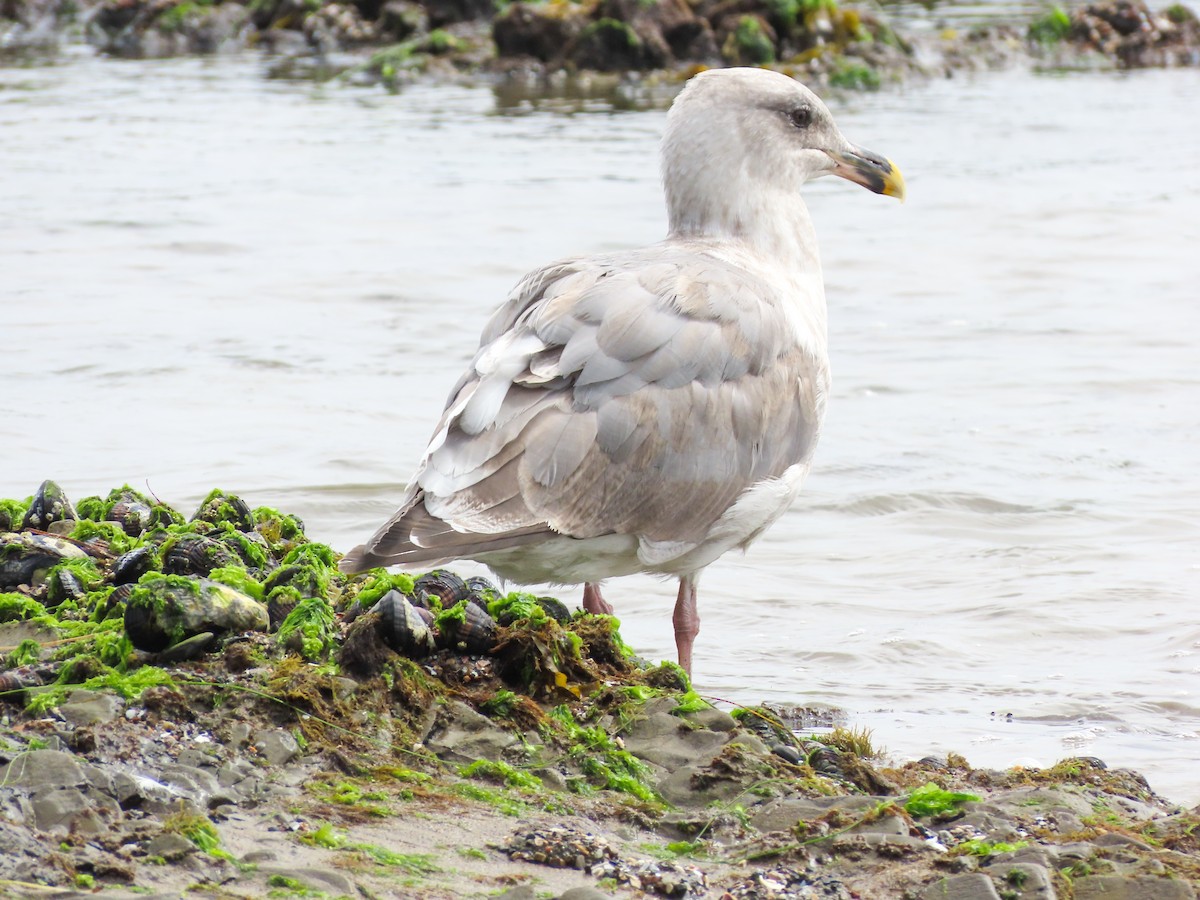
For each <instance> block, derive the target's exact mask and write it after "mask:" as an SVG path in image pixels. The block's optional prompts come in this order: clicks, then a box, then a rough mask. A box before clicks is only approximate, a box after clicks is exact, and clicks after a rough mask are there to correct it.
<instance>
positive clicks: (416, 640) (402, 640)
mask: <svg viewBox="0 0 1200 900" xmlns="http://www.w3.org/2000/svg"><path fill="white" fill-rule="evenodd" d="M371 612H377V613H379V629H380V635H381V636H382V637H383V640H384V643H386V644H387V645H388V646H389V647H391V648H392V649H393V650H395V651H396V652H397V653H403V654H404V655H405V656H411V657H414V658H420V657H422V656H428V655H429V654H430V653H432V652H433V651H434V649H436V643H435V641H434V634H433V627H432V625H433V616H432V614H430V613H429V611H428V610H425V609H421V608H420V607H418V606H413V605H412V604H411V603H409V602H408V600H407V599H406V598H405V596H404V595H403V594H402V593H400V592H399V591H396V590H392V591H388V592H387V593H386V594H384V595H383V596H382V597H380V598H379V602H378V603H376V604H375V605H374V606H373V607H371ZM427 617H428V618H427Z"/></svg>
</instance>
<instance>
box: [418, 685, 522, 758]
mask: <svg viewBox="0 0 1200 900" xmlns="http://www.w3.org/2000/svg"><path fill="white" fill-rule="evenodd" d="M518 742H519V741H518V739H517V736H516V735H514V734H512V733H511V732H509V731H505V730H504V729H503V728H499V727H497V726H496V725H495V724H494V723H493V722H492V720H491V719H489V718H488V717H487V716H484V715H480V714H479V713H477V712H475V710H473V709H471V707H469V706H467V705H466V704H465V703H463V702H461V701H459V700H451V701H450V702H449V703H447V704H446V705H445V706H444V707H442V708H441V710H440V711H439V712H438V715H437V718H436V719H435V720H434V723H433V728H432V729H431V730H430V731H429V733H428V734H427V735H426V736H425V739H424V741H423V743H424V744H425V746H426V747H428V748H429V749H430V750H431V751H433V752H434V753H435V754H437V755H438V756H439V757H440V758H441V759H444V760H448V761H450V762H456V763H471V762H475V760H478V759H488V760H493V761H495V760H497V759H499V758H500V755H501V754H502V753H503V752H504V751H505V750H507V749H508V748H509V747H512V746H513V745H515V744H517V743H518Z"/></svg>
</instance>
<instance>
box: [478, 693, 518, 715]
mask: <svg viewBox="0 0 1200 900" xmlns="http://www.w3.org/2000/svg"><path fill="white" fill-rule="evenodd" d="M516 706H517V695H516V694H514V693H513V692H512V691H496V693H495V694H494V695H493V696H492V697H491V698H490V699H488V700H485V701H484V702H483V703H481V704H480V705H479V709H480V710H481V711H482V712H483V713H485V714H486V715H489V716H492V717H493V718H498V719H503V718H506V717H507V716H511V715H512V713H513V710H514V709H515V708H516Z"/></svg>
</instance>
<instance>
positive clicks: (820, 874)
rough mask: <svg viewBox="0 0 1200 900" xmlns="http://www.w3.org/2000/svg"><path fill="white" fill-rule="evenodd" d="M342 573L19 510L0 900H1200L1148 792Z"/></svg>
mask: <svg viewBox="0 0 1200 900" xmlns="http://www.w3.org/2000/svg"><path fill="white" fill-rule="evenodd" d="M336 558H337V554H336V553H335V552H334V551H333V550H332V549H331V548H329V547H326V546H324V545H321V544H318V543H313V542H310V541H308V540H307V538H306V537H305V535H304V529H303V524H302V523H301V522H300V521H299V520H297V519H296V518H295V517H293V516H289V515H287V514H285V513H280V512H279V511H277V510H274V509H270V508H266V507H262V508H258V509H253V510H252V509H250V508H248V507H247V505H246V504H245V503H243V502H242V501H241V500H240V499H239V498H237V497H236V496H233V495H230V494H225V493H223V492H220V491H214V492H213V493H212V494H210V495H209V497H208V498H206V499H205V501H204V502H203V503H202V504H201V506H200V508H199V509H198V510H197V511H196V512H195V514H194V515H193V516H192V517H191V518H190V519H185V518H184V517H183V516H182V515H180V513H179V512H178V511H177V510H174V509H172V508H171V507H169V506H167V505H165V504H162V503H160V502H158V501H157V500H155V499H154V498H151V497H146V496H144V495H141V494H139V493H138V492H136V491H133V490H131V489H129V488H128V487H123V488H120V489H118V490H115V491H113V492H112V493H111V494H109V495H108V496H107V497H103V498H102V497H88V498H83V499H81V500H80V501H79V502H78V503H72V502H71V501H70V500H69V499H68V498H66V497H65V496H63V494H62V492H61V491H60V490H59V489H58V488H57V487H56V486H55V485H54V484H53V483H50V482H47V483H46V484H44V485H42V486H41V488H39V490H38V491H37V493H36V494H35V495H33V496H32V497H30V498H28V499H27V500H22V501H16V500H4V501H0V847H3V848H4V852H3V853H0V896H13V897H53V896H69V895H74V894H76V893H80V892H95V891H98V890H103V892H104V895H105V896H111V897H126V896H128V897H133V896H161V897H169V896H172V897H173V896H179V895H181V893H183V892H185V891H186V892H188V893H189V894H200V895H206V896H219V897H262V896H272V897H360V896H361V897H429V898H454V897H472V896H477V897H489V896H490V897H495V896H501V897H506V898H510V900H518V898H534V897H562V898H574V900H582V898H594V897H604V896H628V897H633V896H662V897H685V898H686V897H696V898H699V897H713V898H718V897H719V898H764V900H765V898H774V900H787V898H812V897H828V898H856V897H861V898H914V900H930V898H941V897H953V898H960V900H976V898H978V900H997V898H1034V897H1036V898H1055V897H1058V898H1068V897H1070V898H1077V900H1087V898H1099V897H1104V898H1108V900H1113V898H1129V900H1133V898H1146V900H1151V898H1153V900H1174V898H1191V897H1195V896H1196V888H1197V887H1198V886H1200V830H1198V826H1200V808H1197V809H1192V810H1184V809H1180V808H1178V807H1176V806H1174V805H1173V804H1171V803H1170V802H1169V801H1168V800H1166V799H1164V798H1162V797H1159V796H1157V795H1156V794H1155V793H1154V792H1153V790H1152V789H1151V788H1150V786H1149V785H1148V784H1147V783H1146V782H1145V780H1144V779H1143V778H1142V777H1141V776H1139V775H1138V774H1137V773H1135V772H1131V771H1127V770H1112V769H1109V768H1107V767H1106V766H1105V765H1104V763H1103V762H1101V761H1099V760H1096V759H1087V758H1076V759H1067V760H1063V761H1061V762H1059V763H1058V764H1057V765H1055V766H1054V767H1053V768H1050V769H1046V770H1039V769H1013V770H1008V771H993V770H979V769H973V768H971V766H970V765H969V764H968V763H967V761H966V760H964V759H962V758H961V757H956V756H951V757H950V758H948V759H933V758H929V759H924V760H921V761H919V762H911V763H907V764H904V765H889V764H887V763H886V762H884V761H883V760H881V759H880V758H878V757H877V756H876V753H875V751H874V750H873V748H872V747H871V746H870V741H869V736H868V735H864V734H861V733H855V732H850V731H846V730H845V729H839V728H834V729H832V730H830V729H829V728H817V726H819V725H821V724H828V723H821V722H820V721H819V719H817V718H814V716H815V714H814V713H813V712H812V711H808V710H803V709H769V708H765V707H757V708H735V709H718V708H716V707H715V706H714V705H712V704H711V703H710V702H708V701H707V700H706V699H705V698H703V697H700V696H698V695H697V694H696V693H694V692H693V691H692V690H691V689H690V686H689V684H688V682H687V679H686V677H685V676H684V675H683V673H682V671H681V670H679V669H678V668H677V667H675V666H674V665H671V664H662V665H657V666H652V665H648V664H646V663H644V662H642V661H640V660H639V659H638V658H637V657H636V655H635V654H634V652H633V651H632V650H631V649H630V648H628V647H627V646H625V644H624V643H623V642H622V641H621V638H620V633H619V631H618V628H617V624H618V623H617V622H616V620H614V619H612V618H610V617H605V616H589V615H585V614H583V613H581V612H579V611H574V612H572V611H571V610H569V609H567V608H566V607H565V606H564V605H563V604H562V603H561V602H559V601H557V600H555V599H554V598H549V597H535V596H533V595H530V594H524V593H519V592H516V593H509V594H503V593H501V592H500V591H499V590H497V589H496V588H495V586H493V585H491V584H490V583H488V582H486V581H485V580H483V579H471V580H468V581H465V582H464V581H462V580H461V579H459V578H457V577H456V576H454V575H453V574H452V573H449V572H443V571H437V572H432V573H425V574H422V575H418V576H416V577H410V576H408V575H389V574H387V573H385V572H383V571H382V570H376V571H374V572H371V573H367V574H365V575H362V576H357V577H354V578H349V579H347V578H346V577H344V576H343V575H341V574H340V573H338V572H337V570H336V566H335V563H336ZM814 729H815V730H818V731H820V732H821V734H820V735H818V736H813V734H812V732H813V730H814Z"/></svg>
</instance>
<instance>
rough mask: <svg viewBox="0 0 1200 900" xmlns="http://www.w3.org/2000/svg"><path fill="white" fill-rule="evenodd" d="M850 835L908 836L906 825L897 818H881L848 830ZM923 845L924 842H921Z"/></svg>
mask: <svg viewBox="0 0 1200 900" xmlns="http://www.w3.org/2000/svg"><path fill="white" fill-rule="evenodd" d="M850 834H892V835H896V834H903V835H907V834H908V823H907V822H905V821H904V820H903V819H902V818H900V817H899V816H881V817H880V818H878V819H875V820H873V821H870V822H863V823H862V824H861V825H855V826H854V827H853V828H851V829H850ZM922 843H924V841H922Z"/></svg>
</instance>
